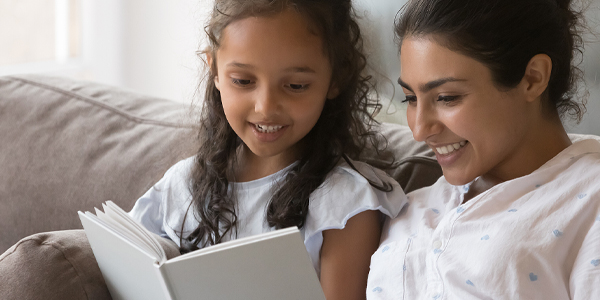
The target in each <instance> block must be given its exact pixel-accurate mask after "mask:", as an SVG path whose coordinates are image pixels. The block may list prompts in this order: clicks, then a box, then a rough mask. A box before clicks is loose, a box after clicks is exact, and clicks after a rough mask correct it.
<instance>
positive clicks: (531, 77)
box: [521, 54, 552, 102]
mask: <svg viewBox="0 0 600 300" xmlns="http://www.w3.org/2000/svg"><path fill="white" fill-rule="evenodd" d="M550 74H552V59H551V58H550V57H549V56H548V55H546V54H537V55H535V56H534V57H532V58H531V59H530V60H529V63H528V64H527V68H525V75H524V76H523V80H522V82H521V83H522V84H523V88H524V92H525V93H526V95H527V96H528V97H527V100H528V101H530V102H532V101H534V100H536V99H538V98H539V97H540V96H541V95H542V94H543V93H544V91H546V88H547V87H548V81H550Z"/></svg>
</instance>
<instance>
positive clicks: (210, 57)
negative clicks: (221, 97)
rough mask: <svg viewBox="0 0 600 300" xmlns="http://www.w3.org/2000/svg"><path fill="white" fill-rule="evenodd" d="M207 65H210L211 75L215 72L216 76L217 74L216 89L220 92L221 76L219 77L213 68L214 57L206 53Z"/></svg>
mask: <svg viewBox="0 0 600 300" xmlns="http://www.w3.org/2000/svg"><path fill="white" fill-rule="evenodd" d="M206 63H207V64H208V68H209V70H210V72H211V73H212V72H214V74H215V77H214V82H215V87H216V88H217V90H219V91H220V90H221V89H220V88H219V76H218V73H217V70H215V69H214V68H213V57H212V55H211V54H210V53H206Z"/></svg>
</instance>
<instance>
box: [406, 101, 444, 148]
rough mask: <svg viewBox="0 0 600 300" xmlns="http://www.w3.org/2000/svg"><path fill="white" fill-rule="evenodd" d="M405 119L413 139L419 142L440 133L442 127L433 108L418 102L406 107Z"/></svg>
mask: <svg viewBox="0 0 600 300" xmlns="http://www.w3.org/2000/svg"><path fill="white" fill-rule="evenodd" d="M407 121H408V126H409V127H410V130H411V131H412V133H413V137H414V139H415V140H416V141H419V142H423V141H425V140H427V138H429V137H431V136H434V135H436V134H438V133H440V132H441V131H442V129H443V128H444V125H443V124H442V122H441V121H440V120H439V119H438V115H437V112H436V110H435V108H433V107H431V106H430V105H427V104H421V103H418V102H417V105H416V106H409V107H408V109H407Z"/></svg>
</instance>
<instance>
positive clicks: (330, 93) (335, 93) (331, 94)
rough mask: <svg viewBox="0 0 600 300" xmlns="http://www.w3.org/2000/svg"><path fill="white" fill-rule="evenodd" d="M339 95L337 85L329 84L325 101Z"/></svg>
mask: <svg viewBox="0 0 600 300" xmlns="http://www.w3.org/2000/svg"><path fill="white" fill-rule="evenodd" d="M339 95H340V89H339V88H338V87H337V84H335V83H331V85H329V90H328V91H327V96H326V98H327V99H333V98H335V97H337V96H339Z"/></svg>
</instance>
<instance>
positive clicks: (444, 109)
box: [398, 36, 533, 185]
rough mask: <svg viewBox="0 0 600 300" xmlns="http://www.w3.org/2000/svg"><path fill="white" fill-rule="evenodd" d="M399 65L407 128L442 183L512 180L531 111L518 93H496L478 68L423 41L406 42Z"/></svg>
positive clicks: (487, 74)
mask: <svg viewBox="0 0 600 300" xmlns="http://www.w3.org/2000/svg"><path fill="white" fill-rule="evenodd" d="M400 61H401V71H400V78H399V79H398V82H399V83H400V85H401V86H402V88H403V91H404V93H405V94H406V102H408V108H407V119H408V125H409V127H410V129H411V130H412V132H413V136H414V138H415V140H417V141H424V142H426V143H427V144H428V145H429V146H430V147H431V149H433V151H434V152H435V155H436V157H437V160H438V162H439V163H440V165H441V166H442V169H443V172H444V176H445V177H446V180H447V181H448V182H449V183H451V184H454V185H461V184H466V183H468V182H470V181H472V180H474V179H475V178H476V177H478V176H482V175H484V176H492V177H490V178H498V179H501V180H509V179H512V178H514V177H515V176H514V173H515V170H518V169H519V164H521V163H522V162H523V160H524V159H525V160H526V159H527V157H529V155H531V153H530V151H529V152H528V150H526V149H525V144H526V142H527V141H526V138H525V137H526V134H527V131H528V128H529V127H530V126H533V125H532V124H531V122H530V119H531V118H530V114H531V108H530V105H528V104H527V101H526V99H525V98H526V96H525V94H524V92H523V89H522V88H518V87H517V88H513V89H511V90H499V89H498V88H497V86H496V85H495V84H494V82H493V81H492V75H491V72H490V70H489V69H488V68H487V67H486V66H485V65H484V64H482V63H480V62H478V61H476V60H474V59H472V58H470V57H467V56H465V55H462V54H459V53H457V52H454V51H451V50H449V49H448V48H445V47H443V46H441V45H439V44H438V43H436V42H435V40H434V39H429V38H427V37H411V36H408V37H406V38H405V39H404V40H403V42H402V45H401V55H400ZM521 84H522V83H521ZM521 84H520V85H521Z"/></svg>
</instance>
